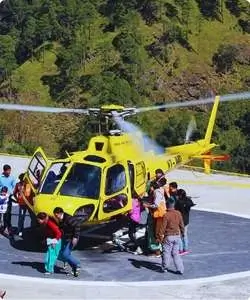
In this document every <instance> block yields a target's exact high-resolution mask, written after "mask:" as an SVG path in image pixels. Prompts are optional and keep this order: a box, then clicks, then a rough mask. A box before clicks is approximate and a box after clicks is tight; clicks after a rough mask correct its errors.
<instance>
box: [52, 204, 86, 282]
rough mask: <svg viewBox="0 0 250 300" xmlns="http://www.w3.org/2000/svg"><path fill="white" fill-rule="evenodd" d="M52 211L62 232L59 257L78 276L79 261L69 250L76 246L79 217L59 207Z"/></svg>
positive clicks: (79, 223)
mask: <svg viewBox="0 0 250 300" xmlns="http://www.w3.org/2000/svg"><path fill="white" fill-rule="evenodd" d="M53 213H54V216H55V218H56V219H57V220H58V222H59V226H60V228H61V229H62V232H63V237H62V249H61V253H60V258H61V259H62V260H63V261H64V262H67V263H68V264H69V265H70V266H71V268H72V274H73V275H74V276H75V277H78V276H79V273H80V261H79V260H78V259H77V258H75V257H74V256H73V255H72V254H71V252H72V250H73V249H74V247H76V245H77V243H78V241H79V238H80V229H81V227H80V225H81V219H80V218H79V217H77V216H70V215H69V214H67V213H65V212H64V211H63V209H62V208H61V207H56V208H55V209H54V211H53Z"/></svg>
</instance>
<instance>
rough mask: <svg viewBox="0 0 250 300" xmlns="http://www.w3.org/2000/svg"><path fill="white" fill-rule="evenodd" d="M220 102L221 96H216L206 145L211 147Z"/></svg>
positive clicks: (206, 136)
mask: <svg viewBox="0 0 250 300" xmlns="http://www.w3.org/2000/svg"><path fill="white" fill-rule="evenodd" d="M219 102H220V96H216V97H215V100H214V105H213V109H212V112H211V115H210V118H209V122H208V126H207V131H206V135H205V144H206V145H209V144H210V142H211V137H212V133H213V129H214V124H215V120H216V115H217V111H218V106H219Z"/></svg>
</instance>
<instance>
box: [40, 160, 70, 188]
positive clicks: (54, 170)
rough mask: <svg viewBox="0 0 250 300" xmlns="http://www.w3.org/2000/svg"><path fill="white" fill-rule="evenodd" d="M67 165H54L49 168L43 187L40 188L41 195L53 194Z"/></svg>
mask: <svg viewBox="0 0 250 300" xmlns="http://www.w3.org/2000/svg"><path fill="white" fill-rule="evenodd" d="M68 165H69V163H64V162H60V163H54V164H52V165H51V166H50V168H49V170H48V172H47V174H46V178H45V180H44V183H43V185H42V186H41V188H40V192H41V193H42V194H53V193H54V191H55V190H56V188H57V186H58V184H59V182H60V180H61V179H62V177H63V175H64V174H65V172H66V170H67V167H68Z"/></svg>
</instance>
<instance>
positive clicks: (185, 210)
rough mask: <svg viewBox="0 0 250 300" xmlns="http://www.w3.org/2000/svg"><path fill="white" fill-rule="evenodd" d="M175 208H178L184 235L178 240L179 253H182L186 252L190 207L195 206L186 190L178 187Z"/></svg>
mask: <svg viewBox="0 0 250 300" xmlns="http://www.w3.org/2000/svg"><path fill="white" fill-rule="evenodd" d="M176 199H177V200H176V203H175V209H176V210H178V211H179V212H180V213H181V215H182V218H183V222H184V226H185V231H184V237H183V238H182V239H181V241H180V248H179V251H180V254H181V255H184V254H187V253H188V224H189V214H190V210H191V207H193V206H195V204H194V202H193V201H192V199H191V198H190V197H188V196H187V194H186V191H184V190H183V189H179V190H178V191H177V197H176Z"/></svg>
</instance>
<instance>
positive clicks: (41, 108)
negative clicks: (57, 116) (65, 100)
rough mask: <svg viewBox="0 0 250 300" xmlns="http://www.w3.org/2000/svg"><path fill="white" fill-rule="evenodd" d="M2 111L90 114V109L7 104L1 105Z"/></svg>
mask: <svg viewBox="0 0 250 300" xmlns="http://www.w3.org/2000/svg"><path fill="white" fill-rule="evenodd" d="M0 110H15V111H31V112H44V113H75V114H85V115H88V114H89V110H88V109H81V108H79V109H76V108H61V107H49V106H34V105H22V104H7V103H2V104H1V103H0Z"/></svg>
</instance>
